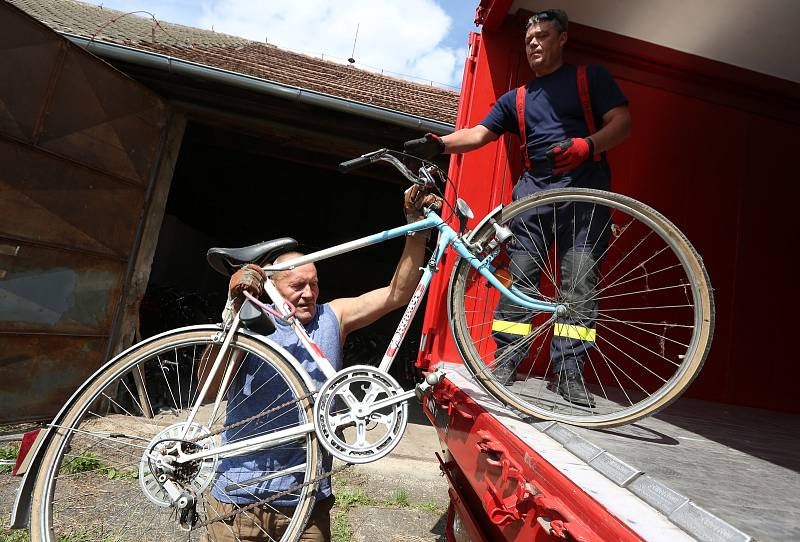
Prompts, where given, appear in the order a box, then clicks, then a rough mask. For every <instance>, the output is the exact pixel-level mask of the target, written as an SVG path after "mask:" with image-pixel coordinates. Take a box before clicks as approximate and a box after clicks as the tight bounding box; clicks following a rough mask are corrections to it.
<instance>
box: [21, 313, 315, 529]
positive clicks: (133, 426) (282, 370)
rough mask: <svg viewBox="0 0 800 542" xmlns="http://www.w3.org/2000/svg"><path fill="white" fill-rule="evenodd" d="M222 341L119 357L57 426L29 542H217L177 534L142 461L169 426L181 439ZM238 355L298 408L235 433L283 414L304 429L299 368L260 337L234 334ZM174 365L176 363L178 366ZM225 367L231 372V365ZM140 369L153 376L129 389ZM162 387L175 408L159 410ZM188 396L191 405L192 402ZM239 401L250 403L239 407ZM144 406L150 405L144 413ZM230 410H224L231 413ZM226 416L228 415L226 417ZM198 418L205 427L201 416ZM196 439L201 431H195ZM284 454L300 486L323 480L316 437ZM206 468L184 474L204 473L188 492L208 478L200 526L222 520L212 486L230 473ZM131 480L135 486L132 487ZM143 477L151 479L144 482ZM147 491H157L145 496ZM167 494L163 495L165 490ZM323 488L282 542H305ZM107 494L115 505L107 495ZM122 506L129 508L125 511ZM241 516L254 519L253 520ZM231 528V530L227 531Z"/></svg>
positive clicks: (162, 346) (192, 337)
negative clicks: (205, 369)
mask: <svg viewBox="0 0 800 542" xmlns="http://www.w3.org/2000/svg"><path fill="white" fill-rule="evenodd" d="M219 333H220V327H219V326H213V325H208V326H192V327H189V328H181V329H176V330H173V331H170V332H166V333H164V334H161V335H159V336H157V337H154V338H151V339H149V340H146V341H144V342H142V343H140V344H139V345H137V346H135V347H132V348H131V349H129V350H127V351H126V352H124V353H122V354H120V355H119V356H117V357H116V358H114V359H113V360H111V361H110V362H109V363H107V364H106V365H105V367H104V368H103V369H102V371H101V372H99V373H98V374H97V375H96V376H95V377H94V378H93V382H92V383H91V384H89V385H88V386H87V387H86V388H85V389H84V390H83V391H82V393H81V394H80V395H79V396H78V397H77V398H76V399H75V400H74V401H73V404H72V406H71V407H70V408H69V409H68V410H67V411H66V413H65V415H64V416H63V418H62V421H61V422H60V423H59V425H58V427H57V428H53V430H54V431H55V434H54V435H53V438H52V439H51V440H50V441H49V444H48V445H47V448H46V450H45V451H44V455H43V459H42V463H41V467H40V468H39V471H38V474H37V477H36V480H35V482H34V486H33V492H32V509H31V523H30V534H31V539H32V540H40V541H43V542H51V541H52V542H55V541H56V540H61V539H62V538H63V537H65V536H66V537H69V536H75V537H77V538H80V539H81V540H83V539H102V540H106V539H107V538H108V537H112V538H113V539H114V540H137V541H139V540H158V541H162V540H173V539H174V540H199V539H201V537H202V536H203V535H205V536H207V537H208V538H207V540H213V539H214V538H213V536H212V534H211V532H210V531H209V530H208V529H207V528H202V529H195V530H193V531H191V533H187V532H186V531H182V530H180V529H179V528H178V525H177V523H176V522H175V521H174V520H172V519H170V518H168V517H166V516H170V515H173V513H174V509H173V508H172V507H170V506H168V505H166V504H161V505H158V504H156V501H153V500H152V498H151V497H149V496H148V494H147V491H150V495H153V494H155V496H156V498H157V497H158V496H159V493H158V489H157V488H156V490H155V491H154V490H153V489H152V486H153V484H152V480H150V479H148V477H147V473H146V471H144V474H142V472H143V469H144V467H143V466H142V465H144V463H145V461H144V459H143V455H142V454H143V449H144V448H146V447H147V446H150V445H151V444H152V443H153V439H154V438H158V437H157V435H160V434H163V433H164V431H169V428H170V427H178V429H176V430H175V434H180V435H181V437H182V434H181V433H180V429H179V428H180V425H181V424H183V427H185V423H183V422H185V420H186V418H187V416H186V415H185V414H186V413H187V412H188V411H189V410H190V409H191V405H192V404H193V401H191V399H192V398H193V397H196V394H197V391H198V390H197V384H196V382H195V383H193V379H194V381H196V377H195V376H194V375H196V373H195V371H196V368H197V365H196V362H198V363H206V362H207V361H210V362H213V358H211V356H210V355H208V354H207V353H206V347H207V346H208V345H210V344H219V343H218V342H215V341H214V337H215V336H216V335H219ZM234 351H241V352H244V353H250V354H255V355H256V356H258V358H260V359H259V360H256V361H255V362H254V363H256V364H257V365H256V366H257V369H256V371H264V373H263V374H265V375H273V374H274V376H271V378H282V379H283V382H284V384H285V386H286V390H287V391H286V392H284V393H283V394H281V395H282V396H283V397H284V398H288V401H287V402H286V403H288V402H290V401H291V400H292V397H293V398H295V402H294V405H286V403H278V406H280V405H281V404H284V405H286V406H284V407H283V408H282V409H280V410H277V411H276V413H275V414H271V415H269V416H266V415H265V416H264V417H263V418H262V419H260V420H258V422H249V423H248V424H246V425H244V426H240V428H237V429H236V431H242V430H244V429H245V428H247V427H248V426H249V425H250V424H253V425H254V426H255V423H263V424H268V423H271V422H270V420H272V419H273V418H275V419H277V418H278V417H281V416H283V417H284V419H283V420H282V421H281V423H284V422H285V421H287V420H289V419H291V417H292V416H295V415H296V417H297V423H305V422H308V421H311V420H312V419H313V404H312V399H311V397H310V394H309V393H308V388H307V386H306V385H305V383H304V382H303V379H302V378H301V377H300V375H299V374H298V373H297V371H296V370H295V369H294V368H293V367H292V364H291V363H290V362H289V361H288V360H287V359H286V358H285V357H283V355H282V354H281V353H280V352H278V351H276V350H274V349H272V348H271V347H269V346H268V345H267V344H266V343H264V342H262V341H260V340H258V339H256V338H254V337H253V336H249V335H246V334H242V333H237V335H236V336H235V337H234V338H233V340H232V342H231V345H230V350H229V352H234ZM198 352H199V353H200V354H199V356H200V357H199V358H198V357H197V354H198ZM190 359H191V363H192V365H191V369H190V370H188V371H182V369H181V367H186V366H188V362H189V360H190ZM173 360H174V365H172V363H173ZM168 364H169V365H168ZM221 369H224V366H223V367H222V368H221ZM154 370H155V374H158V372H161V374H163V375H164V382H163V383H162V382H159V381H157V380H156V381H155V382H154V380H155V379H148V377H152V375H153V374H154ZM133 371H141V372H140V373H139V374H144V375H146V377H145V379H144V384H143V385H142V386H141V387H136V386H135V385H134V384H132V380H131V378H134V377H133V376H132V375H133V374H134V373H133ZM170 371H171V372H170ZM268 371H271V372H268ZM182 380H184V381H185V382H184V383H185V384H186V387H181V384H180V382H181V381H182ZM276 382H279V381H277V380H276ZM156 384H158V385H156ZM164 384H166V386H167V388H168V389H169V391H168V393H167V395H169V396H171V399H172V404H167V406H168V407H169V408H167V409H162V410H161V411H160V412H155V408H156V407H157V405H158V400H159V398H158V395H157V391H158V390H162V391H163V388H162V387H159V386H163V385H164ZM193 386H194V391H193V390H192V387H193ZM115 390H116V392H115ZM139 390H143V392H140V391H139ZM193 393H194V395H193ZM184 395H185V396H186V399H187V400H186V402H185V404H184V400H183V397H184ZM240 395H241V396H242V397H243V398H241V399H240ZM251 396H252V397H254V398H255V397H256V396H257V394H256V392H255V391H253V392H252V395H251ZM251 396H245V395H243V394H242V393H241V392H240V393H237V394H235V395H230V396H228V397H226V398H227V399H228V400H229V401H231V402H234V401H236V404H235V406H231V408H232V409H235V408H238V407H239V406H240V405H243V404H244V403H245V401H246V400H247V399H248V398H249V397H251ZM212 399H213V397H212ZM298 399H299V400H298ZM167 401H169V399H167ZM275 401H276V402H277V401H278V399H276V400H275ZM103 402H105V403H106V406H105V407H104V408H105V411H104V410H102V409H101V407H100V406H99V405H100V403H103ZM212 403H213V401H212ZM226 403H227V401H226ZM145 404H148V405H149V406H148V407H142V405H145ZM211 406H212V405H208V407H201V411H202V412H203V413H204V414H207V412H206V411H205V410H203V409H204V408H207V409H210V407H211ZM228 406H229V405H227V404H226V408H228ZM268 406H269V405H262V406H261V408H262V412H263V411H265V410H268ZM108 407H113V409H112V408H108ZM146 408H150V409H151V410H153V412H152V417H148V415H147V413H146ZM275 409H277V407H275ZM221 411H222V412H225V409H221ZM287 413H289V414H288V415H287ZM292 413H294V414H292ZM209 417H210V416H209ZM223 418H224V416H223ZM195 419H196V420H199V419H200V416H199V415H198V417H196V418H195ZM217 419H219V415H218V418H217ZM223 421H224V419H223ZM207 425H211V426H212V427H219V422H213V421H212V423H210V424H207ZM165 428H166V429H165ZM229 431H230V434H229V436H228V442H233V441H234V440H236V438H237V436H236V434H235V433H234V430H233V429H231V430H229ZM192 434H193V435H200V434H202V433H200V432H199V430H197V431H194V432H193V433H192ZM87 435H88V436H87ZM169 435H170V433H167V436H168V437H169ZM249 436H253V435H249ZM175 438H179V437H175ZM187 438H188V437H187ZM216 438H217V439H218V438H219V437H216ZM242 438H245V437H244V436H243V437H242ZM145 441H147V444H145ZM201 442H202V441H201ZM215 442H217V441H216V440H215ZM137 443H141V444H137ZM281 446H282V449H284V450H287V449H288V450H292V449H295V450H299V451H298V452H297V453H299V454H300V455H301V457H304V458H305V469H304V471H303V472H302V474H298V475H297V476H302V481H306V480H309V479H311V478H313V477H315V476H316V475H317V474H318V473H319V472H320V465H321V457H320V452H319V446H318V445H317V440H316V435H315V433H314V432H313V431H311V432H309V433H307V434H306V435H305V436H304V437H301V438H300V440H298V441H297V442H296V443H291V442H290V443H286V444H284V445H281ZM137 464H138V465H139V469H140V470H139V471H138V472H136V466H137ZM199 465H200V467H198V468H196V469H195V467H194V466H191V465H187V466H186V467H185V468H186V470H187V471H192V469H194V470H196V471H197V472H195V473H194V474H192V473H191V472H189V473H188V474H187V479H190V480H192V481H191V482H187V483H186V484H185V486H189V485H190V483H197V484H198V485H199V484H200V482H199V481H198V480H200V477H201V475H202V476H203V480H204V481H206V482H207V483H208V485H207V487H205V488H204V489H202V493H201V494H200V495H197V501H198V503H197V507H196V510H197V512H198V514H199V520H200V521H205V520H209V519H214V518H215V517H220V515H219V514H218V513H216V512H215V514H214V515H213V516H212V515H211V513H210V511H211V510H212V509H211V508H209V507H208V503H209V501H208V498H209V497H208V496H209V494H210V490H211V488H212V487H213V486H214V485H215V483H216V482H217V481H218V480H222V477H223V476H224V473H221V472H217V470H216V465H217V463H216V459H215V460H214V471H213V472H208V470H207V471H206V472H202V468H203V463H202V462H201V463H199ZM151 472H152V470H151ZM137 474H138V475H137ZM192 476H194V478H192ZM133 478H136V479H137V480H132V479H133ZM139 479H142V480H144V479H148V480H149V481H148V482H147V483H140V481H139ZM209 480H210V481H209ZM148 484H149V485H150V486H151V489H149V490H146V489H145V487H146V486H148ZM81 486H83V489H81ZM134 486H135V487H134ZM161 487H162V489H163V485H162V486H161ZM220 487H222V486H220ZM230 487H231V486H230V485H229V486H227V487H225V489H224V491H225V492H226V494H228V493H227V492H228V490H229V488H230ZM251 487H252V486H251ZM236 489H241V488H236ZM316 489H317V484H316V483H315V484H309V485H307V486H305V487H303V488H302V489H300V490H299V491H298V492H297V501H298V504H297V505H296V507H295V508H294V513H293V514H292V516H291V518H290V520H289V524H288V525H287V527H286V530H285V532H284V534H283V536H282V538H281V541H282V542H296V540H297V539H299V537H300V536H301V534H302V531H303V529H304V528H305V525H306V522H307V521H308V517H309V515H310V513H311V510H312V508H313V505H314V503H315V496H316ZM247 491H251V490H250V489H247ZM234 492H235V490H230V493H229V494H230V495H233V494H234ZM108 495H111V497H107V496H108ZM276 502H278V501H276ZM242 506H244V504H243V505H242ZM264 506H270V505H264ZM120 508H122V509H123V511H122V513H120V510H119V509H120ZM213 510H214V511H216V509H213ZM240 514H244V515H249V514H250V512H249V511H246V512H241V513H240ZM238 517H239V516H237V518H238ZM249 517H252V515H250V516H249ZM229 525H232V523H229ZM226 528H227V529H231V527H230V526H228V527H226ZM81 537H83V538H81Z"/></svg>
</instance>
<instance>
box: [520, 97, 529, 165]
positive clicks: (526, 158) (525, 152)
mask: <svg viewBox="0 0 800 542" xmlns="http://www.w3.org/2000/svg"><path fill="white" fill-rule="evenodd" d="M517 122H519V138H520V139H521V140H522V145H520V146H519V152H521V153H522V161H523V162H524V163H525V169H531V159H530V157H529V156H528V145H527V142H526V139H525V85H522V86H521V87H519V88H518V89H517Z"/></svg>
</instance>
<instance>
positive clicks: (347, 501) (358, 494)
mask: <svg viewBox="0 0 800 542" xmlns="http://www.w3.org/2000/svg"><path fill="white" fill-rule="evenodd" d="M336 504H337V505H339V506H341V507H342V508H344V509H345V510H348V509H350V508H353V507H354V506H359V505H370V504H377V503H376V501H375V500H374V499H371V498H369V497H367V496H366V495H364V493H363V492H362V491H361V490H360V489H358V488H351V487H347V486H341V487H340V489H339V490H338V491H337V492H336Z"/></svg>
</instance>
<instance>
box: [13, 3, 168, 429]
mask: <svg viewBox="0 0 800 542" xmlns="http://www.w3.org/2000/svg"><path fill="white" fill-rule="evenodd" d="M166 125H167V107H166V106H165V104H164V103H163V102H162V101H161V100H160V99H159V98H158V97H157V96H156V95H154V94H153V93H151V92H150V91H148V90H147V89H146V88H145V87H143V86H141V85H139V84H138V83H136V82H135V81H133V80H131V79H129V78H128V77H126V76H125V75H123V74H122V73H120V72H118V71H116V70H115V69H113V68H112V67H110V66H109V65H107V64H105V63H104V62H102V61H101V60H99V59H97V58H96V57H94V56H92V55H90V54H89V53H86V52H85V51H83V50H81V49H80V48H78V47H76V46H74V45H72V44H70V43H68V42H67V41H66V40H65V39H64V38H62V37H61V36H59V35H58V34H56V33H55V32H53V31H51V30H50V29H49V28H47V27H46V26H44V25H43V24H41V23H39V22H38V21H35V20H34V19H32V18H30V17H29V16H27V15H26V14H24V13H23V12H22V11H20V10H18V9H17V8H15V7H13V6H11V5H10V4H8V3H5V2H3V3H0V343H2V347H0V422H7V421H22V420H35V419H44V418H47V417H49V416H52V415H53V414H54V413H55V412H56V411H57V409H58V407H59V406H60V404H61V403H62V402H63V401H64V400H65V399H66V397H68V396H69V394H70V393H71V392H72V390H74V389H75V388H76V387H77V386H78V384H79V383H80V382H81V381H82V380H83V379H84V378H85V377H86V376H88V375H89V374H90V373H91V372H92V371H93V370H94V369H96V368H97V367H98V366H99V364H100V363H101V362H102V361H103V360H104V359H105V358H106V356H107V354H108V351H109V348H110V345H111V343H112V340H113V335H114V330H115V323H116V322H117V321H118V320H119V318H120V302H121V299H122V298H123V295H124V291H125V285H126V276H127V275H128V274H129V262H130V261H131V259H132V257H133V256H134V254H135V251H136V250H137V247H138V243H139V238H138V232H139V231H140V227H141V221H142V217H143V209H144V206H145V201H146V197H147V192H148V187H149V186H150V185H151V182H152V179H153V177H154V172H155V169H156V167H157V165H158V158H159V154H160V145H161V141H162V139H163V137H164V133H165V128H166Z"/></svg>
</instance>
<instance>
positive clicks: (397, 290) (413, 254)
mask: <svg viewBox="0 0 800 542" xmlns="http://www.w3.org/2000/svg"><path fill="white" fill-rule="evenodd" d="M425 240H426V236H424V235H419V234H418V235H415V236H413V237H406V245H405V248H404V249H403V254H402V255H401V256H400V261H399V262H398V264H397V268H396V269H395V271H394V275H393V276H392V280H391V281H390V282H389V284H388V285H387V286H384V287H383V288H378V289H376V290H372V291H370V292H367V293H365V294H362V295H360V296H358V297H347V298H340V299H334V300H333V301H331V303H330V305H331V308H332V309H333V312H334V313H335V314H336V316H337V318H338V319H339V327H340V330H341V336H342V340H344V339H345V338H346V337H347V335H348V334H349V333H352V332H353V331H356V330H358V329H361V328H362V327H365V326H368V325H369V324H371V323H373V322H375V321H376V320H377V319H379V318H380V317H382V316H384V315H386V314H388V313H390V312H391V311H393V310H395V309H399V308H400V307H402V306H403V305H406V304H407V303H408V302H409V300H411V297H412V296H413V295H414V290H415V288H416V286H417V283H418V282H419V278H420V276H421V275H422V272H421V271H420V267H422V264H423V262H424V259H425Z"/></svg>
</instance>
